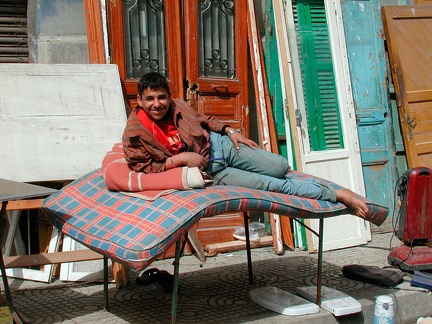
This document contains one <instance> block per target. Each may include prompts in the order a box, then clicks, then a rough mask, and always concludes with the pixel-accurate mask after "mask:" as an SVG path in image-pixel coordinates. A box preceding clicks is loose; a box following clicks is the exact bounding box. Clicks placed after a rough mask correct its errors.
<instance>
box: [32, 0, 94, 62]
mask: <svg viewBox="0 0 432 324" xmlns="http://www.w3.org/2000/svg"><path fill="white" fill-rule="evenodd" d="M28 37H29V56H30V62H33V63H41V64H43V63H51V64H55V63H66V64H76V63H88V62H89V59H88V47H87V35H86V22H85V16H84V2H83V0H62V1H53V0H32V1H29V4H28Z"/></svg>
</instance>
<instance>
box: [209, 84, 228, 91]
mask: <svg viewBox="0 0 432 324" xmlns="http://www.w3.org/2000/svg"><path fill="white" fill-rule="evenodd" d="M210 86H211V87H212V88H213V89H214V90H215V91H217V92H220V90H219V89H225V92H228V86H227V85H224V84H211V85H210Z"/></svg>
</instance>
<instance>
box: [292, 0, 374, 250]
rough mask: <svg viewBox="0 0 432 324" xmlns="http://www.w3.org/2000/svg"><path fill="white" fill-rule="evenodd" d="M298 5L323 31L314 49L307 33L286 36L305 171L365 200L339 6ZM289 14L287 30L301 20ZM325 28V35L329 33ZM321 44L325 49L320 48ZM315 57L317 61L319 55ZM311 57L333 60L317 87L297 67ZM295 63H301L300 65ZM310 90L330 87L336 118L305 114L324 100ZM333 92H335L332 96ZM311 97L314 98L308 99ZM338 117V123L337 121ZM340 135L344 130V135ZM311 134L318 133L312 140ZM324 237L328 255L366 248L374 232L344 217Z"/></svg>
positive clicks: (335, 3) (304, 1)
mask: <svg viewBox="0 0 432 324" xmlns="http://www.w3.org/2000/svg"><path fill="white" fill-rule="evenodd" d="M293 2H294V1H293ZM298 2H302V5H303V6H304V7H305V9H306V12H305V13H302V14H307V10H310V8H311V7H312V6H313V10H310V13H311V14H310V15H306V17H305V20H304V21H306V23H305V25H306V26H305V28H306V29H308V28H311V26H308V25H309V24H312V23H314V22H315V21H314V19H318V21H317V22H316V23H317V25H318V28H319V29H320V30H319V34H318V35H317V36H318V37H319V39H320V41H319V42H317V43H316V46H315V48H314V45H315V44H314V43H313V41H314V37H313V36H314V35H313V32H308V31H307V30H306V33H307V35H306V36H311V37H310V38H308V37H305V38H303V39H301V38H300V37H298V35H297V33H296V34H293V33H290V34H288V35H289V37H290V38H289V41H290V51H291V57H292V58H293V60H292V62H293V63H292V64H293V71H294V75H295V76H296V77H295V83H296V88H297V95H298V98H297V99H298V105H299V106H298V107H294V108H298V109H299V110H300V111H301V113H302V116H303V118H302V119H301V121H300V123H299V125H300V128H301V129H300V131H299V132H300V134H301V137H300V138H301V145H302V148H303V150H302V163H303V171H304V172H306V173H309V174H312V175H316V176H320V177H323V178H326V179H329V180H332V181H334V182H336V183H339V184H340V185H343V186H345V187H347V188H350V189H351V190H353V191H355V192H357V193H359V194H362V195H364V184H363V174H362V170H361V161H360V155H359V154H358V151H359V147H358V137H357V129H356V120H355V112H354V107H353V102H352V93H351V88H350V84H349V81H350V79H349V74H348V73H347V71H348V66H347V64H348V62H347V61H346V60H344V58H346V56H347V55H346V52H345V43H344V39H345V38H344V33H343V26H341V19H340V17H341V8H340V3H339V2H338V1H325V2H324V1H317V0H311V1H307V0H299V1H298ZM308 6H310V8H308ZM294 9H295V10H297V11H298V10H301V8H300V7H297V8H294ZM286 11H287V14H286V16H287V17H288V21H287V26H288V27H289V26H295V14H296V15H297V16H298V13H295V12H294V10H293V8H292V7H291V6H287V7H286ZM308 19H310V20H308ZM324 25H325V26H324ZM324 27H325V29H327V30H325V29H324ZM295 28H296V32H297V28H300V27H297V26H296V27H295ZM326 32H327V33H328V35H329V36H328V40H326V41H324V40H323V38H324V36H325V33H326ZM330 36H331V37H330ZM309 39H311V40H312V42H311V44H309V45H308V44H302V46H299V45H298V42H302V41H304V42H308V41H309ZM315 39H316V38H315ZM323 44H324V45H326V46H322V45H323ZM309 51H315V53H312V54H310V53H309ZM325 51H327V52H325ZM317 53H318V54H319V55H316V54H317ZM311 55H313V56H314V57H320V58H325V59H326V60H327V58H328V57H330V58H331V60H330V65H332V66H331V67H330V66H329V65H327V66H326V69H327V70H328V71H329V69H330V68H331V70H332V71H331V73H332V75H333V77H332V78H330V79H329V78H320V77H319V75H317V74H316V73H315V77H314V78H313V81H310V82H306V81H305V80H307V77H305V73H308V72H307V68H306V65H305V66H296V65H295V62H300V61H301V60H308V58H309V57H311ZM300 56H303V57H300ZM296 58H298V59H297V60H296ZM313 72H316V71H313ZM313 74H314V73H311V75H312V76H313ZM309 77H310V76H309ZM332 79H333V80H334V82H333V84H331V86H330V85H329V83H330V81H331V80H332ZM305 87H309V91H305V90H304V88H305ZM312 87H315V88H316V89H321V88H322V87H327V88H326V89H328V90H329V91H328V92H327V93H328V95H329V96H330V97H328V98H327V97H326V98H324V99H326V100H327V102H330V101H331V100H334V101H335V102H337V104H338V107H337V109H338V111H337V113H336V112H332V114H329V115H325V114H324V113H323V114H322V115H321V116H317V115H316V114H314V113H313V112H314V109H324V108H325V107H319V106H317V107H313V108H314V109H308V111H307V112H306V109H305V106H307V105H308V104H309V105H316V104H317V103H318V102H324V101H323V100H322V99H321V98H316V96H320V95H322V94H323V93H322V92H321V91H314V89H311V88H312ZM332 89H336V90H335V91H333V90H332ZM307 95H310V96H312V97H311V98H305V96H307ZM306 99H307V100H306ZM309 108H312V107H309ZM311 114H313V116H310V115H311ZM334 116H339V117H338V118H336V119H335V118H334ZM311 117H313V118H311ZM316 117H318V118H316ZM326 118H331V119H332V120H331V122H333V124H331V123H326V120H325V119H326ZM320 119H323V120H320ZM314 122H319V123H321V125H322V127H324V128H325V127H328V131H329V134H332V132H331V130H335V132H334V134H335V137H334V138H336V139H337V140H336V141H335V140H334V138H332V140H331V141H327V138H331V136H323V135H324V134H322V132H319V131H317V127H319V126H315V125H314V124H312V123H314ZM336 123H337V124H338V125H337V127H335V125H336ZM326 125H330V126H326ZM339 130H342V132H340V131H339ZM309 131H311V132H314V133H311V134H309ZM314 136H315V137H319V136H322V141H320V139H319V138H318V139H317V141H316V142H317V143H318V144H314V143H312V141H310V139H311V138H312V137H314ZM322 143H324V144H322ZM311 224H312V227H313V228H314V229H317V227H318V222H317V221H316V220H311ZM324 232H325V234H324V250H331V249H337V248H344V247H348V246H353V245H359V244H364V243H367V241H368V240H370V228H369V224H368V222H365V221H363V220H360V219H359V218H358V217H354V216H351V215H344V216H340V217H334V218H331V219H327V220H325V222H324ZM313 239H314V246H315V247H316V244H317V240H316V238H313Z"/></svg>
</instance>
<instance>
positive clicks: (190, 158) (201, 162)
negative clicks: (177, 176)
mask: <svg viewBox="0 0 432 324" xmlns="http://www.w3.org/2000/svg"><path fill="white" fill-rule="evenodd" d="M173 159H174V164H175V165H176V166H177V167H179V166H188V167H198V168H199V169H200V170H204V169H205V168H207V161H206V159H205V158H204V157H203V156H202V155H200V154H198V153H195V152H183V153H180V154H177V155H174V156H173Z"/></svg>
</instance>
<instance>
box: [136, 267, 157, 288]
mask: <svg viewBox="0 0 432 324" xmlns="http://www.w3.org/2000/svg"><path fill="white" fill-rule="evenodd" d="M159 275H160V271H159V270H158V269H156V268H151V269H148V270H146V271H144V272H143V273H142V274H141V276H139V277H138V278H136V280H135V282H136V283H137V284H138V285H146V286H147V285H151V284H152V283H155V282H157V281H158V280H159Z"/></svg>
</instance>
